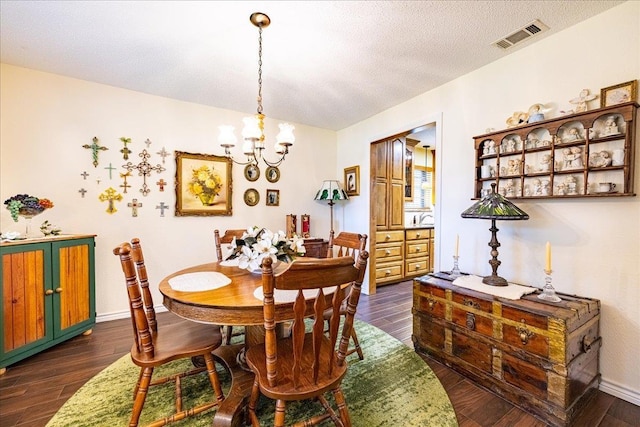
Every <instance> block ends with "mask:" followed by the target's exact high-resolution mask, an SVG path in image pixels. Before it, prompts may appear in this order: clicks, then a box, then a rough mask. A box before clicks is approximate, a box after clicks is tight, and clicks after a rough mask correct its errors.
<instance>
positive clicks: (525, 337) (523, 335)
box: [516, 326, 535, 345]
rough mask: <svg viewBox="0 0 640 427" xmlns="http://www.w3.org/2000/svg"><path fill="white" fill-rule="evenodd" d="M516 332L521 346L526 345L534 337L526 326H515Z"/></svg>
mask: <svg viewBox="0 0 640 427" xmlns="http://www.w3.org/2000/svg"><path fill="white" fill-rule="evenodd" d="M516 331H518V335H519V336H520V341H521V342H522V345H527V343H528V342H529V340H530V339H531V338H533V337H534V336H535V334H534V333H533V332H531V331H530V330H528V329H527V328H526V326H516Z"/></svg>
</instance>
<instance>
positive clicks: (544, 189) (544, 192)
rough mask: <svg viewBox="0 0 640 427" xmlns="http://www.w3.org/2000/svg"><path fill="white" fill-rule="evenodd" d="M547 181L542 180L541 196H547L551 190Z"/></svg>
mask: <svg viewBox="0 0 640 427" xmlns="http://www.w3.org/2000/svg"><path fill="white" fill-rule="evenodd" d="M549 185H550V184H549V181H548V180H546V179H545V180H544V181H542V195H543V196H549V195H550V194H551V191H550V189H549Z"/></svg>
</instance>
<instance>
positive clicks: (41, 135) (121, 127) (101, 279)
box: [0, 64, 342, 318]
mask: <svg viewBox="0 0 640 427" xmlns="http://www.w3.org/2000/svg"><path fill="white" fill-rule="evenodd" d="M0 90H1V97H0V98H1V100H0V111H1V113H2V115H1V121H0V169H1V170H0V197H1V199H2V201H4V200H6V199H7V198H9V197H11V196H13V195H15V194H18V193H28V194H31V195H35V196H37V197H41V198H42V197H46V198H49V199H51V200H52V201H53V203H54V204H55V206H54V207H53V208H52V209H49V210H47V211H45V212H44V213H43V214H41V215H40V216H38V217H36V218H34V219H33V226H34V228H35V229H36V230H38V228H39V226H40V224H41V223H42V222H43V221H44V220H45V219H46V220H49V221H50V222H52V223H54V224H56V225H59V226H60V227H61V228H62V230H63V232H64V233H69V234H73V233H90V234H96V235H97V238H96V310H97V314H98V316H100V317H101V318H109V317H110V316H111V315H117V314H119V313H128V308H127V307H128V306H127V303H126V294H125V288H124V281H123V276H122V270H120V266H119V262H118V260H117V259H116V257H115V256H114V255H113V254H112V252H111V251H112V249H113V248H114V247H115V246H116V245H117V244H119V243H121V242H123V241H125V240H128V239H131V238H132V237H139V238H140V239H141V241H142V244H143V249H144V251H145V256H146V259H147V265H148V269H149V274H150V276H151V278H152V280H155V281H159V280H160V279H161V278H162V277H165V276H167V275H168V274H170V273H172V272H174V271H176V270H178V269H181V268H185V267H187V266H190V265H195V264H202V263H205V262H211V261H213V260H214V259H215V248H214V243H213V230H214V229H215V228H219V229H223V230H224V229H227V228H245V227H249V226H251V225H261V226H266V227H269V228H272V229H281V230H285V216H286V215H287V214H290V213H295V214H298V221H300V215H301V214H310V215H311V232H312V234H313V235H317V236H319V237H325V238H328V234H329V229H330V227H329V208H328V206H327V205H326V203H320V202H316V201H314V200H313V197H314V196H315V192H316V190H317V189H318V188H320V185H321V184H322V180H324V179H340V180H342V175H341V174H334V173H333V172H332V171H335V170H336V159H335V152H336V149H335V145H336V134H335V132H333V131H327V130H323V129H318V128H312V127H308V126H302V125H296V131H295V132H296V144H295V145H294V147H293V148H292V150H291V152H290V154H289V155H288V156H287V159H286V160H285V162H284V163H283V164H282V165H281V166H280V170H281V178H280V181H279V182H277V183H273V184H272V183H269V182H267V181H266V179H265V178H264V170H265V167H264V165H262V166H261V170H262V176H261V177H260V179H259V180H258V181H256V182H249V181H247V180H246V179H245V178H244V174H243V171H244V167H243V166H239V165H234V166H233V168H232V170H233V201H232V203H233V216H230V217H229V216H207V217H175V216H174V214H173V208H174V206H175V193H174V191H173V182H174V177H175V160H174V157H173V151H174V150H178V151H185V152H190V153H206V154H218V155H221V154H222V152H223V151H222V149H221V148H220V147H219V146H218V145H217V142H216V138H217V133H218V132H217V131H218V126H219V125H222V124H232V125H235V126H236V129H240V128H241V125H242V117H244V116H246V115H248V114H251V112H246V113H237V112H233V111H226V110H220V109H215V108H210V107H205V106H201V105H196V104H190V103H186V102H181V101H175V100H171V99H166V98H161V97H156V96H150V95H146V94H142V93H137V92H132V91H128V90H124V89H118V88H114V87H110V86H105V85H100V84H95V83H89V82H86V81H81V80H76V79H71V78H68V77H63V76H58V75H53V74H47V73H42V72H38V71H33V70H29V69H24V68H18V67H14V66H10V65H6V64H2V65H1V68H0ZM266 113H267V114H268V111H267V112H266ZM277 123H278V122H277V121H276V120H275V119H273V120H270V119H267V120H266V123H265V132H266V133H267V135H266V136H267V140H270V141H275V135H276V133H277V131H278V128H277ZM94 136H97V137H98V138H99V139H100V143H101V145H104V146H107V147H109V150H108V151H102V152H100V154H99V162H100V163H99V165H98V167H97V168H94V166H93V165H92V164H91V152H90V150H86V149H84V148H82V145H84V144H91V139H92V138H93V137H94ZM123 136H124V137H130V138H132V141H133V143H132V144H130V145H129V148H130V149H131V150H132V151H133V152H134V154H132V155H130V157H129V160H130V161H132V162H133V163H134V164H138V163H139V162H140V161H141V159H140V157H138V153H140V151H141V150H142V149H143V148H145V145H144V143H143V142H144V141H145V140H146V139H147V138H149V139H150V140H151V141H152V145H151V147H150V149H149V152H150V153H152V157H151V159H150V160H149V163H151V164H153V165H155V164H158V163H159V162H161V161H162V159H161V157H160V156H158V155H157V154H155V153H156V152H157V151H160V149H161V148H162V147H165V149H166V150H167V151H169V152H171V153H172V155H171V156H170V157H167V158H166V163H165V165H164V167H166V169H167V170H166V171H165V172H162V173H161V174H157V173H155V172H153V173H152V176H151V177H150V178H149V179H148V184H149V185H150V187H151V189H152V192H151V193H150V194H149V195H148V196H146V197H145V196H143V195H142V194H141V193H140V192H139V189H140V187H141V185H142V178H141V177H138V176H137V174H136V173H135V172H134V176H133V177H132V178H130V179H129V181H128V182H129V184H131V185H132V188H130V189H129V190H128V193H127V194H124V199H123V200H122V202H120V203H117V209H118V212H116V213H115V214H113V215H110V214H108V213H106V212H105V209H106V207H107V206H106V203H103V202H100V201H99V200H98V194H99V193H100V192H102V191H104V190H105V189H106V188H108V187H109V186H113V187H114V188H118V185H120V184H121V180H120V179H119V178H118V174H117V172H114V175H113V179H112V180H109V174H108V171H107V170H105V169H104V167H106V166H108V165H109V163H110V162H111V163H112V164H113V165H114V166H115V167H118V168H119V169H120V170H119V172H123V171H124V170H123V169H122V168H121V167H120V166H121V165H123V164H125V163H126V162H127V161H125V160H123V159H122V154H121V153H120V152H119V150H120V149H121V148H122V143H121V142H120V141H119V138H120V137H123ZM237 136H238V137H239V136H240V135H239V132H238V131H237ZM270 145H271V146H269V147H268V149H267V157H269V154H271V156H270V157H271V158H272V159H273V158H274V157H275V156H273V154H274V153H273V150H272V144H270ZM236 148H237V149H239V147H236ZM83 171H87V172H88V173H89V174H91V175H90V176H89V178H88V179H87V180H86V181H84V180H83V178H82V177H81V176H80V174H81V173H82V172H83ZM97 176H100V177H101V178H102V182H101V183H100V184H99V185H98V184H97V183H96V181H95V178H96V177H97ZM160 178H164V180H165V181H167V182H169V185H168V186H167V187H166V188H165V191H164V192H159V190H158V186H157V185H156V184H155V183H156V181H158V180H159V179H160ZM82 187H84V188H85V189H87V190H88V192H87V194H86V196H85V198H82V197H81V196H80V194H79V193H78V190H79V189H80V188H82ZM250 187H254V188H257V189H258V190H259V192H260V195H261V202H260V203H259V205H258V206H255V207H248V206H246V205H245V204H244V201H243V197H242V196H243V193H244V191H245V190H246V189H247V188H250ZM267 188H273V189H279V190H280V206H278V207H267V206H265V202H264V200H265V189H267ZM134 197H135V198H137V199H138V201H139V202H142V204H143V207H142V208H140V209H139V214H138V217H137V218H133V217H132V216H131V214H132V211H131V209H130V208H127V203H129V202H131V200H132V199H133V198H134ZM161 201H164V202H165V204H167V205H169V206H170V207H171V209H169V211H165V217H164V218H163V217H160V211H159V210H157V209H155V206H156V205H158V204H159V203H160V202H161ZM334 222H335V224H334V228H335V229H336V230H340V229H341V228H342V223H341V220H340V219H339V218H337V219H336V220H335V221H334ZM298 229H299V230H300V225H298ZM0 230H2V232H7V231H12V230H13V231H22V232H24V220H22V219H21V220H20V221H19V222H18V223H14V222H13V220H12V219H11V217H10V215H9V211H8V210H6V209H5V208H4V206H2V208H1V209H0ZM154 298H155V301H156V303H157V304H160V303H161V302H162V299H161V298H160V294H159V293H157V292H155V293H154Z"/></svg>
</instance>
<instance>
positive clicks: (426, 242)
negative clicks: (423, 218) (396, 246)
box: [404, 228, 433, 278]
mask: <svg viewBox="0 0 640 427" xmlns="http://www.w3.org/2000/svg"><path fill="white" fill-rule="evenodd" d="M432 232H433V229H430V228H416V229H407V230H405V236H404V254H405V255H404V277H405V278H411V277H415V276H422V275H425V274H427V273H429V272H430V271H432V270H431V245H432V238H433V237H432Z"/></svg>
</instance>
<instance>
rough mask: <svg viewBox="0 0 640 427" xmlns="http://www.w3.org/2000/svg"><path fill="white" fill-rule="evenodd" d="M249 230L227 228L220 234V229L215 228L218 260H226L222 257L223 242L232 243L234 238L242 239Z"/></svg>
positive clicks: (214, 235)
mask: <svg viewBox="0 0 640 427" xmlns="http://www.w3.org/2000/svg"><path fill="white" fill-rule="evenodd" d="M246 232H247V230H239V229H235V230H225V232H224V235H222V236H220V230H218V229H215V230H214V231H213V237H214V241H215V244H216V256H217V258H218V261H224V260H223V259H222V244H223V243H231V242H232V241H233V238H234V237H235V238H236V239H240V238H241V237H242V235H243V234H244V233H246Z"/></svg>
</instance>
